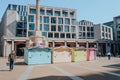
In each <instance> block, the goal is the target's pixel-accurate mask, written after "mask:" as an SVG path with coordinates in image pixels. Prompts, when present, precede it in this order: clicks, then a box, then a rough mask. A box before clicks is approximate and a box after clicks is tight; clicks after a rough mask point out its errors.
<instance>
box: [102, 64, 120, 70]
mask: <svg viewBox="0 0 120 80" xmlns="http://www.w3.org/2000/svg"><path fill="white" fill-rule="evenodd" d="M103 67H108V68H116V69H120V64H113V65H107V66H103Z"/></svg>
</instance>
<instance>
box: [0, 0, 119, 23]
mask: <svg viewBox="0 0 120 80" xmlns="http://www.w3.org/2000/svg"><path fill="white" fill-rule="evenodd" d="M35 3H36V0H0V19H1V18H2V16H3V13H4V12H5V10H6V8H7V6H8V4H19V5H28V4H35ZM40 5H42V6H52V7H62V8H71V9H76V10H77V21H80V20H88V21H91V22H93V23H95V24H99V23H104V22H109V21H112V20H113V17H115V16H119V15H120V0H40Z"/></svg>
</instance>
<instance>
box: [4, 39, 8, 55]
mask: <svg viewBox="0 0 120 80" xmlns="http://www.w3.org/2000/svg"><path fill="white" fill-rule="evenodd" d="M6 48H7V41H6V40H4V41H3V56H4V57H6V56H7V53H6Z"/></svg>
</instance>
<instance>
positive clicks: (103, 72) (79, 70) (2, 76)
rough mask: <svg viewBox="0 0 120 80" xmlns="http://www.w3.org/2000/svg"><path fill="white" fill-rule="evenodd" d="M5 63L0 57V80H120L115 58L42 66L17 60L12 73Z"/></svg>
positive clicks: (118, 64) (5, 59) (118, 62)
mask: <svg viewBox="0 0 120 80" xmlns="http://www.w3.org/2000/svg"><path fill="white" fill-rule="evenodd" d="M6 63H7V58H3V57H0V80H120V58H115V57H112V58H111V60H108V59H107V57H101V58H97V60H94V61H81V62H71V63H59V64H43V65H25V64H24V60H23V59H22V58H18V59H17V61H16V63H15V68H14V70H13V71H9V67H8V66H7V65H6Z"/></svg>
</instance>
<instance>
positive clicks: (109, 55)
mask: <svg viewBox="0 0 120 80" xmlns="http://www.w3.org/2000/svg"><path fill="white" fill-rule="evenodd" d="M107 56H108V60H110V57H111V53H110V52H108V53H107Z"/></svg>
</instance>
